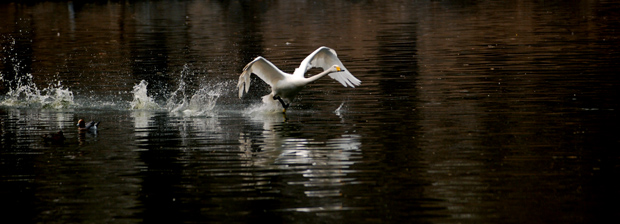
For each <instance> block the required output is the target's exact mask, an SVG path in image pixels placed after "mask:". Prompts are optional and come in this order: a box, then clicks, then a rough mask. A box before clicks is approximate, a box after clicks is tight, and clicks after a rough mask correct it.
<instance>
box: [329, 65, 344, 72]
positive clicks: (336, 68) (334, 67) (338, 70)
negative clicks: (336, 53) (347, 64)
mask: <svg viewBox="0 0 620 224" xmlns="http://www.w3.org/2000/svg"><path fill="white" fill-rule="evenodd" d="M330 70H331V71H332V72H344V69H342V68H341V67H340V66H338V65H332V67H331V69H330Z"/></svg>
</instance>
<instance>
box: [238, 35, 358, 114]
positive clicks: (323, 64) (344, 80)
mask: <svg viewBox="0 0 620 224" xmlns="http://www.w3.org/2000/svg"><path fill="white" fill-rule="evenodd" d="M311 68H323V72H321V73H319V74H316V75H314V76H311V77H308V78H306V77H305V74H306V72H308V70H310V69H311ZM251 74H255V75H257V76H258V77H259V78H261V79H262V80H263V81H265V82H266V83H267V84H269V86H271V93H270V94H269V95H267V96H265V97H269V98H271V99H273V100H278V101H280V103H281V104H282V107H284V112H286V109H287V108H288V106H289V105H290V102H291V101H293V99H294V98H295V96H296V95H297V94H298V93H299V91H301V90H302V89H303V87H304V86H305V85H307V84H308V83H311V82H314V81H316V80H317V79H319V78H321V77H323V76H325V75H329V77H331V78H332V79H335V80H336V81H338V82H340V83H341V84H342V85H343V86H345V87H353V88H355V86H358V85H360V84H361V83H362V81H360V80H359V79H357V78H355V76H353V75H352V74H351V73H350V72H349V71H348V70H346V68H345V67H344V65H343V64H342V62H341V61H340V59H338V55H337V54H336V51H334V50H333V49H331V48H328V47H320V48H318V49H316V50H315V51H314V52H312V54H310V55H308V56H307V57H306V58H305V59H304V60H303V61H302V62H301V64H300V65H299V67H298V68H296V69H295V72H293V74H288V73H285V72H283V71H281V70H280V69H278V67H276V66H275V65H273V64H272V63H271V62H270V61H268V60H267V59H265V58H263V57H261V56H259V57H256V59H254V60H253V61H251V62H250V63H248V64H247V65H246V66H245V68H243V72H242V73H241V75H240V76H239V83H238V84H237V87H238V88H239V98H241V97H242V96H243V94H244V93H247V92H248V90H249V89H250V75H251Z"/></svg>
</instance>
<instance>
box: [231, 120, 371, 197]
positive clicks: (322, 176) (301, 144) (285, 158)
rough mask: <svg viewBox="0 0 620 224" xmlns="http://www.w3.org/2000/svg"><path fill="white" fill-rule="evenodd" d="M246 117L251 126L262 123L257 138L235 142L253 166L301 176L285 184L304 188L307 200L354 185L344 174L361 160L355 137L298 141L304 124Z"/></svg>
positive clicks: (248, 136) (244, 135) (251, 136)
mask: <svg viewBox="0 0 620 224" xmlns="http://www.w3.org/2000/svg"><path fill="white" fill-rule="evenodd" d="M249 117H250V119H251V121H252V122H253V123H257V124H261V123H262V132H261V133H260V135H257V134H252V133H250V132H245V133H244V132H242V133H241V134H240V136H239V142H240V143H241V144H240V149H241V151H243V152H246V153H248V154H252V161H253V165H254V166H258V167H266V168H271V169H280V170H288V171H292V172H294V173H298V174H302V175H303V177H304V178H303V179H295V180H290V181H288V184H292V185H303V186H304V187H306V188H307V190H306V191H304V193H305V194H306V196H307V197H332V196H340V195H341V190H340V189H339V188H340V187H341V186H344V185H346V184H348V183H350V182H351V181H354V179H353V178H347V173H349V172H352V171H351V170H350V169H349V168H350V166H351V165H353V164H354V163H355V162H354V160H355V159H356V158H359V157H361V152H360V148H361V142H360V139H361V137H360V136H359V135H351V134H340V136H339V137H335V138H327V139H326V140H318V139H313V138H303V137H299V135H300V133H302V134H301V135H306V134H308V133H306V132H305V131H304V130H305V129H306V127H304V124H302V123H301V122H287V121H286V118H285V117H283V116H282V115H281V114H279V113H276V114H252V115H250V116H249ZM308 129H309V131H310V132H314V131H321V130H314V129H312V128H308ZM326 130H327V129H326ZM310 134H311V135H314V134H316V135H317V136H320V135H323V134H325V133H310ZM329 134H333V133H329Z"/></svg>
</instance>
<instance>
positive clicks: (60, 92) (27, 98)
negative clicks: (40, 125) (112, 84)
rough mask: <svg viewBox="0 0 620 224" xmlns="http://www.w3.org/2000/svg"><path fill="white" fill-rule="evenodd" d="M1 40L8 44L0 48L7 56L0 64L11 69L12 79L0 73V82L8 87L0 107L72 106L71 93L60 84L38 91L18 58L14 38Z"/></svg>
mask: <svg viewBox="0 0 620 224" xmlns="http://www.w3.org/2000/svg"><path fill="white" fill-rule="evenodd" d="M3 38H5V39H7V40H8V41H7V42H8V43H9V44H8V46H7V47H3V48H2V50H3V51H5V53H6V55H7V57H4V58H2V62H3V63H4V64H5V65H7V66H10V67H11V68H12V69H13V70H12V71H10V72H9V73H11V74H13V77H11V76H9V74H4V73H2V72H0V81H1V82H4V84H5V86H7V87H8V92H7V93H6V95H5V96H4V98H3V99H2V101H1V102H0V105H2V106H9V107H26V108H44V109H63V108H68V107H71V106H72V105H74V101H73V92H71V91H70V90H69V89H66V88H64V87H63V86H62V84H61V83H60V82H58V83H57V84H56V85H53V84H52V85H50V86H49V87H47V88H44V89H43V90H41V89H39V88H38V87H37V85H36V84H35V83H34V81H33V80H34V78H33V76H32V74H31V73H28V72H27V69H26V65H25V64H24V63H23V61H22V60H21V59H20V58H19V57H18V55H19V53H18V50H17V49H16V47H15V46H16V44H17V40H16V38H14V37H12V36H3ZM7 76H8V77H7Z"/></svg>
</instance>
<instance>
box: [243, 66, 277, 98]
mask: <svg viewBox="0 0 620 224" xmlns="http://www.w3.org/2000/svg"><path fill="white" fill-rule="evenodd" d="M252 73H254V74H255V75H257V76H258V77H259V78H261V79H262V80H263V81H265V82H266V83H267V84H269V85H270V86H271V87H272V88H273V86H274V85H275V84H276V82H278V81H279V80H282V79H284V75H286V73H284V72H282V71H281V70H280V69H278V68H277V67H276V66H275V65H273V64H272V63H271V62H270V61H268V60H267V59H265V58H263V57H260V56H258V57H256V59H254V60H253V61H251V62H250V63H248V64H247V65H246V66H245V67H244V68H243V72H242V73H241V75H240V76H239V83H237V87H238V88H239V98H241V97H242V96H243V93H244V92H246V93H247V92H248V90H250V75H252ZM244 90H245V91H244Z"/></svg>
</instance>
